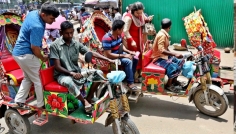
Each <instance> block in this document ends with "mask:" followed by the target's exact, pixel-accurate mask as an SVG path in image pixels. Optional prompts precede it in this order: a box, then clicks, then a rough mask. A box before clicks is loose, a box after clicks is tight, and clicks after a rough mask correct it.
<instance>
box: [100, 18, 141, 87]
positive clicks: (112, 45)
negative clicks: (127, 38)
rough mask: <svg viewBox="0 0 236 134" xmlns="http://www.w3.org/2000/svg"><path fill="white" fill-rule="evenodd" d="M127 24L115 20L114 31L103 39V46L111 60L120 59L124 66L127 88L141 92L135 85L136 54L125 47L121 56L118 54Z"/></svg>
mask: <svg viewBox="0 0 236 134" xmlns="http://www.w3.org/2000/svg"><path fill="white" fill-rule="evenodd" d="M124 24H125V22H124V21H122V20H115V21H114V22H113V24H112V30H111V31H110V32H108V33H106V34H105V35H104V36H103V38H102V46H103V49H104V54H105V55H106V56H107V57H108V58H109V59H120V61H121V64H122V66H124V71H125V73H126V81H127V84H128V85H127V86H128V87H129V88H130V90H132V91H139V89H138V88H137V87H136V86H135V85H134V73H135V71H136V67H137V65H138V60H137V59H134V58H133V56H134V55H135V52H133V51H129V50H128V49H126V47H125V46H123V51H124V52H122V53H121V54H120V53H118V50H119V47H120V44H121V43H122V42H123V35H122V33H123V29H124Z"/></svg>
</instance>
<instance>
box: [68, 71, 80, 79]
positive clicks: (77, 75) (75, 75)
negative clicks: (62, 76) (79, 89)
mask: <svg viewBox="0 0 236 134" xmlns="http://www.w3.org/2000/svg"><path fill="white" fill-rule="evenodd" d="M70 75H72V76H73V78H75V79H77V80H79V79H80V78H82V77H83V76H82V75H81V74H80V73H75V72H70Z"/></svg>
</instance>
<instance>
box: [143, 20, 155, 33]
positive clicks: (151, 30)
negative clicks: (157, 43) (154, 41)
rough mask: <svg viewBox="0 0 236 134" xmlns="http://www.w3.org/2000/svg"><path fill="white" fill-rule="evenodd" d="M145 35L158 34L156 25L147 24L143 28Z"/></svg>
mask: <svg viewBox="0 0 236 134" xmlns="http://www.w3.org/2000/svg"><path fill="white" fill-rule="evenodd" d="M143 34H147V35H155V34H156V29H155V27H154V25H153V24H152V23H151V22H150V23H146V24H145V25H144V26H143Z"/></svg>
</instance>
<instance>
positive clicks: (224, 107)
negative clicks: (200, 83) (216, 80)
mask: <svg viewBox="0 0 236 134" xmlns="http://www.w3.org/2000/svg"><path fill="white" fill-rule="evenodd" d="M209 91H210V92H213V93H216V94H218V96H220V100H221V101H222V105H223V108H222V109H221V110H220V111H219V112H217V113H213V114H212V113H210V112H206V111H204V110H203V109H202V107H200V106H199V105H198V104H196V102H199V101H197V100H196V99H197V98H196V94H198V93H199V92H203V91H202V90H198V91H197V92H196V93H195V94H194V96H193V101H194V104H195V106H196V108H197V109H198V110H199V111H200V112H201V113H203V114H205V115H208V116H211V117H218V116H221V115H223V114H224V113H225V112H226V110H227V109H228V103H227V102H228V100H226V99H227V97H226V95H225V94H223V95H220V94H219V93H217V92H216V91H214V90H211V89H210V90H209Z"/></svg>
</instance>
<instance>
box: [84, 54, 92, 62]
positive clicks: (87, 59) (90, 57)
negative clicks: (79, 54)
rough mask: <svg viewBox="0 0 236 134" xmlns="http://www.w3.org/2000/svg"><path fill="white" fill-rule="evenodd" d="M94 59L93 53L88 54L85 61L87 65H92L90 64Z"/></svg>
mask: <svg viewBox="0 0 236 134" xmlns="http://www.w3.org/2000/svg"><path fill="white" fill-rule="evenodd" d="M92 57H93V53H92V52H87V53H86V54H85V61H86V62H87V63H90V62H91V61H92Z"/></svg>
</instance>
